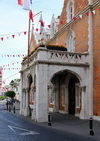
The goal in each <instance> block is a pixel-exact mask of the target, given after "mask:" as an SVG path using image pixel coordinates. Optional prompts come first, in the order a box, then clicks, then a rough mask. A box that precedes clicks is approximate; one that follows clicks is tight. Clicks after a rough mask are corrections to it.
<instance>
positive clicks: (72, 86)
mask: <svg viewBox="0 0 100 141" xmlns="http://www.w3.org/2000/svg"><path fill="white" fill-rule="evenodd" d="M68 93H69V105H68V112H69V114H71V115H74V114H75V80H74V77H71V79H70V80H69V84H68Z"/></svg>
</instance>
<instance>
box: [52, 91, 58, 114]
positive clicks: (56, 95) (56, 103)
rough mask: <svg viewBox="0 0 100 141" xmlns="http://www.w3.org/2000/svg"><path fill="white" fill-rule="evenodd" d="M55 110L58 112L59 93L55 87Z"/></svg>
mask: <svg viewBox="0 0 100 141" xmlns="http://www.w3.org/2000/svg"><path fill="white" fill-rule="evenodd" d="M53 111H54V112H58V111H59V109H58V94H57V88H54V108H53Z"/></svg>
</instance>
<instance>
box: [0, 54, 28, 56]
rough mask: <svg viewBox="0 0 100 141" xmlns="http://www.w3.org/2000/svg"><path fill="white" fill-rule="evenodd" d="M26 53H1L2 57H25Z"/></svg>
mask: <svg viewBox="0 0 100 141" xmlns="http://www.w3.org/2000/svg"><path fill="white" fill-rule="evenodd" d="M25 56H26V54H21V55H19V54H18V55H1V57H25Z"/></svg>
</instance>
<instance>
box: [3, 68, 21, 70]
mask: <svg viewBox="0 0 100 141" xmlns="http://www.w3.org/2000/svg"><path fill="white" fill-rule="evenodd" d="M19 69H20V70H21V68H3V70H19Z"/></svg>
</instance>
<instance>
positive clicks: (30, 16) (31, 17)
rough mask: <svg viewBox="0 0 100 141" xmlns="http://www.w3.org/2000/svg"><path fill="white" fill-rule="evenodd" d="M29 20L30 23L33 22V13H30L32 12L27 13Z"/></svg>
mask: <svg viewBox="0 0 100 141" xmlns="http://www.w3.org/2000/svg"><path fill="white" fill-rule="evenodd" d="M29 18H30V20H32V22H33V12H32V10H30V11H29Z"/></svg>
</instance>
